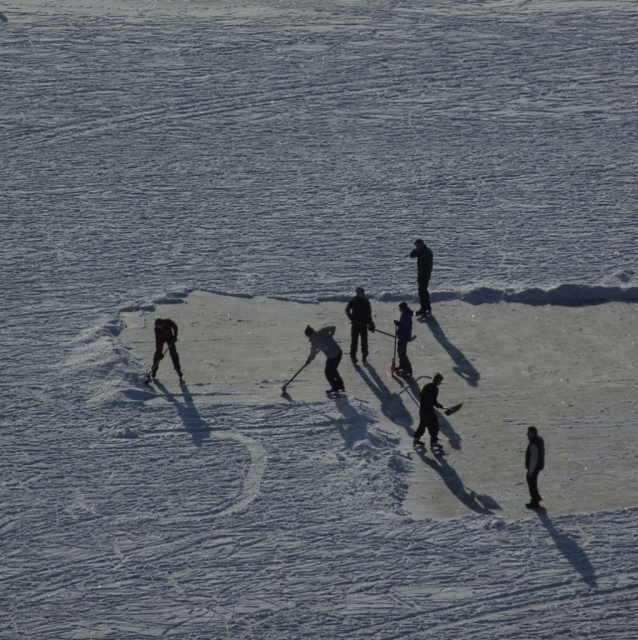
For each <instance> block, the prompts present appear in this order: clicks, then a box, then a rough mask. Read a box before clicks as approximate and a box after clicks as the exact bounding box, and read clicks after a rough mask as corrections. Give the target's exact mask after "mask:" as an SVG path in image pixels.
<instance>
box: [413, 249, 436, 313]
mask: <svg viewBox="0 0 638 640" xmlns="http://www.w3.org/2000/svg"><path fill="white" fill-rule="evenodd" d="M410 258H416V261H417V282H418V285H419V303H420V304H421V308H420V309H419V310H418V311H417V312H416V315H417V316H422V317H423V318H427V317H429V316H431V315H432V304H431V303H430V292H429V291H428V287H429V286H430V277H431V276H432V266H433V264H434V254H433V253H432V249H430V248H429V247H428V246H427V245H426V244H425V242H423V240H422V239H421V238H417V239H416V240H415V241H414V249H413V250H412V252H411V253H410Z"/></svg>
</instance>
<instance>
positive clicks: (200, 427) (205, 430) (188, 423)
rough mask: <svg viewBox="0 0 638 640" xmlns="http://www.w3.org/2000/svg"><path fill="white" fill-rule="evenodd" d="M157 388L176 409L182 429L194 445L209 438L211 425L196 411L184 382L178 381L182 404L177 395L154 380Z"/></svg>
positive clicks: (198, 444)
mask: <svg viewBox="0 0 638 640" xmlns="http://www.w3.org/2000/svg"><path fill="white" fill-rule="evenodd" d="M155 384H156V386H157V388H158V389H159V390H160V391H161V392H162V395H163V396H164V397H165V398H166V399H167V400H168V401H169V402H170V403H171V404H173V405H175V408H176V409H177V413H178V415H179V417H180V419H181V421H182V424H183V425H184V429H185V430H186V431H187V432H188V433H189V434H190V436H191V438H193V444H194V445H195V446H196V447H201V446H202V443H203V441H204V440H206V439H207V438H210V432H211V431H212V428H211V426H210V425H209V424H208V422H206V420H204V419H203V418H202V417H201V416H200V415H199V411H197V407H195V403H194V402H193V396H192V394H191V392H190V390H189V389H188V387H187V386H186V383H185V382H184V381H183V380H181V381H180V383H179V386H180V388H181V389H182V394H183V396H184V404H182V403H181V402H180V401H179V400H178V399H177V397H176V396H175V395H174V394H172V393H171V392H170V391H169V390H168V389H167V388H166V387H165V386H164V385H163V384H162V383H161V382H157V381H156V382H155Z"/></svg>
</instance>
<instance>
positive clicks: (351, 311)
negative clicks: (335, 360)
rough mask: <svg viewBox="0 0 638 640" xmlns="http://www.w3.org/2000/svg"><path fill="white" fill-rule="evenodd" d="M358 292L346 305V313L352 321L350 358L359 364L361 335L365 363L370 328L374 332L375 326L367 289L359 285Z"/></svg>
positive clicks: (362, 355)
mask: <svg viewBox="0 0 638 640" xmlns="http://www.w3.org/2000/svg"><path fill="white" fill-rule="evenodd" d="M356 293H357V295H356V296H355V297H354V298H352V300H350V302H348V304H347V306H346V315H347V316H348V319H349V320H350V322H351V323H352V329H351V331H350V335H351V338H352V340H351V342H350V359H351V360H352V363H353V364H357V347H358V346H359V336H361V360H362V362H363V364H365V363H366V360H367V359H368V329H370V331H372V333H374V330H375V327H374V322H373V321H372V307H371V306H370V300H368V299H367V298H366V292H365V289H364V288H363V287H357V290H356Z"/></svg>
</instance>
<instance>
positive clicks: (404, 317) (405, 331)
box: [397, 307, 414, 342]
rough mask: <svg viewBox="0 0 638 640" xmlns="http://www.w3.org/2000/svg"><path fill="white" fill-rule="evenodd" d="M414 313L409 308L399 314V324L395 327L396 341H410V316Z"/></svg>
mask: <svg viewBox="0 0 638 640" xmlns="http://www.w3.org/2000/svg"><path fill="white" fill-rule="evenodd" d="M413 315H414V311H412V309H410V308H409V307H408V308H407V309H406V310H405V311H402V312H401V317H400V318H399V324H398V325H397V340H398V341H399V342H410V340H412V316H413Z"/></svg>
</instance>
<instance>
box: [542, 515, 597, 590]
mask: <svg viewBox="0 0 638 640" xmlns="http://www.w3.org/2000/svg"><path fill="white" fill-rule="evenodd" d="M535 511H536V515H537V516H538V517H539V519H540V521H541V523H542V524H543V526H544V527H545V529H547V532H548V533H549V535H550V536H551V538H552V540H553V541H554V544H555V545H556V547H557V548H558V550H559V551H560V552H561V553H562V554H563V555H564V556H565V558H566V559H567V561H568V562H569V564H571V565H572V567H574V569H576V571H578V573H579V574H580V575H581V577H582V579H583V580H584V581H585V582H586V583H587V584H588V585H589V586H590V587H592V588H596V587H598V580H597V578H596V570H595V569H594V567H593V566H592V564H591V562H590V561H589V558H588V557H587V554H586V553H585V552H584V551H583V550H582V549H581V548H580V546H579V545H578V542H576V540H575V539H574V537H573V536H571V535H570V534H568V533H561V532H560V531H558V529H556V527H555V526H554V523H553V522H552V521H551V520H550V518H549V516H548V515H547V510H546V509H544V508H542V507H541V508H539V509H535Z"/></svg>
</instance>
